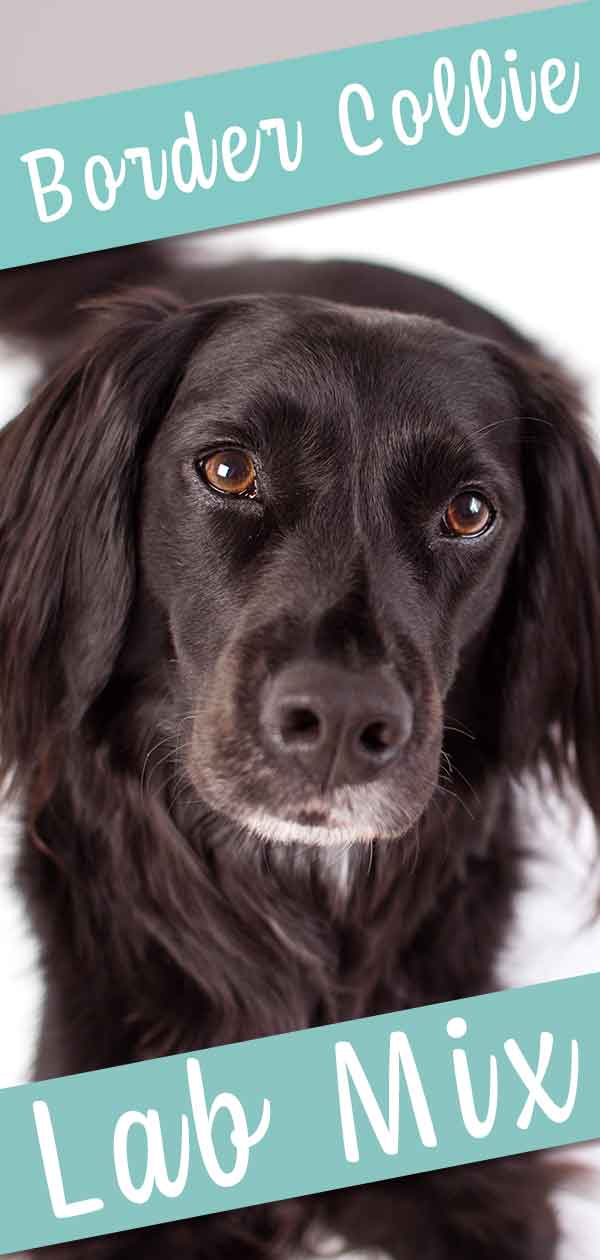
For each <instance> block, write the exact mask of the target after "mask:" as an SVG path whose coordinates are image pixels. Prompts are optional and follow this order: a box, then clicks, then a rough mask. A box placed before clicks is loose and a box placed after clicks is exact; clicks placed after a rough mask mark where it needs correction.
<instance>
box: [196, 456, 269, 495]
mask: <svg viewBox="0 0 600 1260" xmlns="http://www.w3.org/2000/svg"><path fill="white" fill-rule="evenodd" d="M197 468H198V471H199V473H200V475H201V477H202V478H203V480H204V481H205V482H206V484H207V485H208V486H210V488H211V490H217V491H218V492H219V494H231V495H236V496H237V498H238V499H239V498H246V499H253V498H254V497H255V496H256V469H255V467H254V462H253V460H252V459H251V457H250V455H249V454H248V452H247V451H238V450H233V449H229V450H223V451H213V453H212V455H207V456H206V458H205V459H201V460H199V461H198V464H197Z"/></svg>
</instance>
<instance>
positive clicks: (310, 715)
mask: <svg viewBox="0 0 600 1260" xmlns="http://www.w3.org/2000/svg"><path fill="white" fill-rule="evenodd" d="M261 725H262V731H263V738H264V741H265V744H266V746H267V748H268V750H269V751H271V752H273V753H275V754H276V756H278V757H279V758H280V759H281V758H282V757H284V758H287V759H289V761H290V762H292V761H293V762H295V763H296V765H298V764H300V765H301V766H302V768H303V770H304V773H305V774H306V776H307V777H308V778H309V779H311V780H312V781H313V782H315V783H318V785H319V786H320V787H321V788H322V789H323V788H325V787H340V786H342V785H343V784H346V785H348V786H350V785H352V784H359V783H367V782H369V781H370V780H372V779H375V778H376V777H377V775H379V774H381V772H382V771H383V770H384V769H385V768H386V767H387V766H389V765H390V764H391V762H392V761H393V760H394V759H395V758H396V757H397V756H398V754H399V753H400V752H401V750H402V748H403V747H404V745H405V744H406V743H407V741H408V739H409V737H410V734H411V731H412V725H413V705H412V701H411V699H410V696H409V695H408V693H407V691H406V690H405V689H404V687H403V686H402V684H401V683H400V681H399V680H398V679H396V678H395V677H394V676H391V675H386V674H385V673H384V672H382V671H380V670H375V669H368V670H365V671H364V672H362V673H360V674H355V673H350V672H348V671H347V670H344V669H342V668H340V667H337V666H333V665H325V664H320V663H319V662H313V661H307V662H305V663H302V662H297V663H295V664H293V665H288V666H287V667H286V668H284V669H282V670H281V671H280V672H279V673H278V674H277V675H276V677H275V678H274V679H273V680H272V681H271V683H270V685H268V687H267V689H266V691H265V693H264V698H263V703H262V710H261Z"/></svg>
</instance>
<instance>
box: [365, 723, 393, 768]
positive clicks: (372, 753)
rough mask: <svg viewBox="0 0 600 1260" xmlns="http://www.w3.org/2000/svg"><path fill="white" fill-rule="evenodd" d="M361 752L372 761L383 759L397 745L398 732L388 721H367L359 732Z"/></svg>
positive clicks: (388, 755) (391, 753) (390, 754)
mask: <svg viewBox="0 0 600 1260" xmlns="http://www.w3.org/2000/svg"><path fill="white" fill-rule="evenodd" d="M358 742H359V745H360V749H361V752H364V753H366V754H367V756H368V757H370V758H372V760H373V761H385V760H386V758H387V757H391V756H392V755H393V754H394V753H395V751H396V749H397V747H398V732H397V730H396V729H395V727H394V726H393V725H392V724H391V723H390V722H385V721H381V720H378V721H376V722H369V723H368V725H367V726H364V727H363V729H362V731H361V732H360V734H359V737H358Z"/></svg>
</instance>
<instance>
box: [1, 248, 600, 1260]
mask: <svg viewBox="0 0 600 1260" xmlns="http://www.w3.org/2000/svg"><path fill="white" fill-rule="evenodd" d="M78 268H79V271H78ZM65 269H66V275H67V280H66V282H63V280H62V279H61V277H63V275H64V274H65ZM130 279H131V280H133V281H134V282H135V284H136V285H137V286H139V284H140V282H141V281H143V283H144V286H145V287H144V288H140V287H134V288H133V289H130V290H129V291H128V292H126V293H121V294H116V295H115V296H112V297H109V298H108V299H107V300H106V301H105V303H104V304H103V306H102V308H101V309H100V308H99V307H97V306H95V307H94V308H93V309H89V310H88V311H87V312H84V313H80V314H78V315H75V314H74V311H73V304H74V301H75V297H76V296H80V297H86V296H93V295H94V294H96V293H98V292H100V291H101V290H103V289H104V288H111V287H112V286H113V285H114V284H115V283H123V282H127V281H128V280H130ZM148 286H150V287H148ZM157 286H158V287H157ZM61 293H62V298H61V296H60V295H61ZM244 294H246V295H249V296H244ZM0 303H1V304H2V314H1V316H0V324H2V326H3V328H4V331H5V332H8V333H12V334H13V335H15V336H17V337H20V338H21V339H26V340H27V339H32V340H33V341H34V342H35V344H37V345H40V344H43V346H44V347H45V356H46V360H47V363H48V364H49V365H51V369H50V370H49V375H48V379H47V380H46V382H45V383H43V385H42V386H41V387H40V389H39V391H38V392H37V393H36V395H35V397H33V398H32V400H31V402H30V403H29V404H28V406H27V407H26V408H25V410H24V412H23V413H22V414H21V415H20V416H19V417H18V418H17V419H16V420H14V421H13V423H12V424H11V425H9V426H8V428H7V429H6V430H5V431H4V432H3V433H2V434H1V435H0V473H1V477H2V485H3V488H4V495H3V499H2V503H1V505H0V713H1V731H2V734H1V744H2V764H3V768H4V772H5V773H6V775H8V776H10V777H11V781H12V785H13V789H14V790H15V791H17V792H18V793H19V794H20V797H21V799H22V801H23V803H24V825H23V851H22V858H21V863H20V879H21V881H22V885H23V887H24V889H25V891H26V894H27V897H28V902H29V907H30V912H31V915H32V917H33V920H34V922H35V926H36V929H37V931H38V933H39V936H40V939H41V942H42V946H43V958H44V964H45V971H46V978H47V982H48V991H47V999H46V1012H45V1020H44V1027H43V1031H42V1036H41V1039H40V1050H39V1056H38V1063H37V1072H38V1075H40V1076H53V1075H59V1074H64V1073H69V1072H81V1071H86V1070H90V1069H93V1068H97V1067H104V1066H109V1065H112V1064H117V1063H122V1062H127V1061H131V1060H135V1059H139V1058H143V1057H149V1056H157V1055H163V1054H168V1053H172V1052H175V1051H182V1050H186V1049H191V1048H193V1049H197V1048H199V1047H201V1046H207V1045H213V1044H218V1043H226V1042H232V1041H237V1040H239V1039H245V1038H249V1037H256V1036H262V1035H267V1034H270V1033H278V1032H284V1031H289V1030H292V1029H297V1028H303V1027H306V1026H309V1025H315V1024H323V1023H327V1022H330V1021H338V1020H344V1019H348V1018H353V1017H355V1016H363V1015H372V1014H376V1013H379V1012H383V1011H390V1010H396V1009H401V1008H403V1007H406V1006H417V1005H420V1004H423V1003H430V1002H437V1001H442V1000H445V999H451V998H459V997H461V996H466V995H471V994H477V993H482V992H485V991H489V990H491V989H493V988H494V987H497V978H496V973H495V967H496V960H497V957H498V953H499V950H500V947H501V946H502V944H503V942H504V940H505V937H506V934H507V930H508V928H509V926H510V922H511V907H512V904H513V899H514V896H515V893H516V891H517V889H518V887H519V882H520V878H521V863H522V857H523V852H524V849H525V847H526V841H527V837H526V836H523V835H521V834H520V830H519V826H518V820H517V816H516V811H515V804H514V799H513V797H514V782H515V781H516V780H518V779H520V778H522V777H523V776H525V775H527V774H528V773H536V772H538V771H540V770H542V769H545V770H549V771H550V772H551V774H552V775H553V777H554V778H555V780H556V781H557V782H558V783H559V784H561V783H563V782H565V781H566V780H571V781H574V782H575V783H576V784H577V786H578V787H579V789H580V791H581V792H582V794H583V796H584V797H585V798H586V800H587V802H588V803H589V805H590V807H591V809H592V811H593V812H594V814H595V815H596V817H598V816H599V815H600V775H599V774H598V765H599V764H600V723H599V717H600V581H599V539H600V472H599V468H598V464H597V463H596V460H595V458H594V455H593V452H592V449H591V447H590V443H589V440H588V437H587V435H586V432H585V429H584V426H583V423H582V420H581V410H582V408H581V404H580V400H579V397H578V391H577V388H576V387H575V386H574V384H573V383H572V382H571V380H570V379H569V377H568V376H567V374H566V373H565V371H564V370H563V368H562V367H561V366H560V365H558V364H556V363H554V362H552V361H551V360H549V359H548V357H547V356H546V355H545V354H544V353H543V352H542V351H541V350H539V349H538V348H537V347H536V346H534V345H532V344H531V343H530V342H528V341H527V340H526V339H525V338H524V337H522V336H521V335H520V334H519V333H518V332H516V331H515V330H513V329H511V328H509V327H508V326H507V325H506V324H504V323H503V322H502V321H500V320H499V319H496V317H495V316H493V315H491V314H490V313H489V312H487V311H484V310H482V309H481V308H479V307H476V306H474V305H473V304H472V303H469V302H467V301H466V300H465V299H463V298H461V297H459V296H458V295H456V294H453V293H450V292H449V291H448V290H445V289H443V288H441V287H439V286H437V285H433V284H431V283H430V282H428V281H425V280H420V279H418V278H416V277H412V276H408V275H406V274H403V273H400V272H394V271H391V270H387V269H385V268H377V267H369V266H366V265H361V264H343V263H339V264H337V263H336V264H301V263H289V264H288V263H284V264H279V263H274V262H271V263H260V264H258V263H256V264H253V263H243V264H236V265H235V266H231V267H222V268H215V267H203V268H195V269H194V268H191V267H190V266H186V265H184V263H183V261H179V260H178V258H177V255H176V254H175V253H172V254H170V253H169V252H168V251H167V252H166V253H165V254H162V253H161V252H160V251H156V250H154V249H152V248H149V249H145V250H137V251H136V250H131V251H114V252H112V253H107V254H105V255H99V256H98V257H97V258H94V256H90V257H89V258H88V259H85V260H71V261H70V262H69V263H66V264H48V265H46V266H42V267H37V268H32V269H24V270H22V271H18V272H15V273H4V274H3V275H2V276H0ZM560 317H561V315H560V312H557V320H558V319H560ZM231 445H233V446H237V447H242V448H244V449H246V450H250V451H251V452H252V455H253V458H254V461H255V464H256V467H257V469H258V485H259V494H258V497H257V498H253V499H250V498H246V499H244V498H241V499H231V498H224V497H223V496H218V495H216V494H214V493H213V492H212V491H211V490H210V489H209V488H208V487H207V486H206V484H204V482H203V481H202V478H201V476H199V474H198V460H201V459H202V457H203V456H204V455H205V454H206V453H208V452H210V451H211V450H214V449H215V448H219V447H222V446H231ZM465 487H474V488H476V489H478V490H479V491H480V492H481V493H482V494H484V495H485V496H486V497H487V498H489V500H490V502H491V504H492V506H493V508H494V511H495V519H494V524H493V527H492V528H491V529H490V530H489V532H488V533H485V534H483V535H481V536H480V537H478V538H474V539H457V538H454V537H450V536H449V535H448V533H447V532H444V529H443V528H442V525H441V522H442V518H443V516H444V512H445V510H446V507H447V505H448V503H449V501H450V500H452V498H453V497H454V496H455V495H456V494H457V493H459V491H460V490H461V489H464V488H465ZM298 662H299V663H300V664H301V665H302V668H303V669H304V668H306V670H307V671H308V674H307V677H310V676H311V674H310V671H314V670H315V669H317V670H323V669H325V670H330V671H332V670H335V671H337V672H336V673H335V674H334V673H333V672H331V673H330V674H329V675H328V677H330V678H333V677H334V676H335V677H337V678H338V679H341V680H342V683H341V689H342V690H343V688H344V685H346V686H347V687H349V688H350V689H352V687H353V686H354V684H355V683H356V682H357V680H358V679H360V678H361V677H365V676H366V671H371V672H372V676H373V678H376V679H377V680H378V682H377V686H380V685H382V684H381V680H382V679H385V678H388V679H390V680H393V683H394V686H400V685H401V687H402V688H403V691H404V693H405V694H406V695H407V696H408V697H409V701H410V711H411V714H412V718H411V721H412V727H411V731H410V737H409V738H408V742H407V743H406V745H405V747H404V748H403V750H402V754H401V755H399V756H395V757H392V759H391V760H390V762H389V765H387V764H386V766H385V768H384V769H383V770H381V771H378V772H377V774H373V775H372V776H371V778H370V780H369V782H367V783H365V784H362V785H361V786H360V787H359V788H355V787H353V786H352V785H351V784H350V785H348V783H347V782H345V781H343V782H341V783H340V782H338V783H337V786H336V785H334V786H331V781H329V786H327V785H325V786H323V783H320V782H318V781H316V780H315V779H314V775H313V777H312V778H311V776H310V775H309V773H308V771H307V765H306V764H305V763H304V761H303V760H302V758H300V759H298V758H295V757H291V758H290V757H289V756H283V755H282V756H278V755H277V753H276V751H274V750H273V747H272V746H271V745H268V743H267V742H266V740H265V731H264V722H263V718H264V706H265V703H266V701H265V696H266V695H267V694H268V690H269V688H270V687H271V686H272V685H273V680H277V679H280V678H281V676H282V671H284V670H285V669H288V668H293V667H294V665H295V664H297V663H298ZM316 676H317V675H315V677H316ZM318 676H319V677H321V675H318ZM370 677H371V674H369V678H370ZM390 685H391V683H390ZM265 815H266V816H268V820H270V821H268V820H267V819H266V818H265ZM261 818H262V819H263V822H264V833H265V834H264V835H261V825H263V824H261ZM282 820H284V821H286V822H287V824H288V832H287V834H288V835H292V836H294V837H295V838H294V839H292V840H289V839H288V840H287V841H285V840H284V842H278V841H277V839H276V838H275V839H274V838H273V836H276V833H277V829H278V828H281V821H282ZM311 824H312V829H311ZM290 828H292V830H291V831H290V830H289V829H290ZM304 833H305V835H306V839H307V840H308V841H309V842H311V841H312V842H313V843H308V844H304V843H302V842H301V839H300V837H301V836H302V835H303V834H304ZM328 833H329V841H333V840H335V841H336V842H341V843H342V846H343V841H344V839H345V838H350V839H352V841H353V842H352V844H351V846H350V847H349V848H346V849H344V848H343V847H342V850H340V846H339V843H338V844H337V847H336V846H335V845H334V844H333V843H327V841H328ZM340 851H343V852H344V853H345V857H344V862H345V868H346V867H347V870H346V875H345V877H344V878H343V879H342V878H341V876H340V874H339V870H338V867H339V866H340V856H339V854H340ZM550 1186H551V1175H550V1172H549V1171H548V1169H547V1167H546V1165H545V1163H544V1162H543V1161H542V1160H540V1159H538V1157H536V1156H522V1157H520V1158H519V1159H518V1160H505V1161H501V1162H500V1163H495V1164H482V1165H480V1166H476V1167H470V1168H462V1169H460V1168H459V1169H455V1170H451V1171H448V1172H444V1173H440V1174H435V1175H429V1176H425V1177H414V1178H410V1179H407V1180H405V1181H397V1182H389V1183H385V1184H382V1185H379V1186H370V1187H362V1188H358V1189H355V1190H349V1191H345V1192H343V1193H339V1194H338V1193H334V1194H329V1195H323V1196H320V1197H316V1198H311V1199H304V1200H299V1201H297V1202H289V1203H282V1204H276V1205H267V1206H266V1207H260V1208H255V1209H251V1210H248V1211H245V1212H241V1213H240V1212H237V1213H235V1212H234V1213H227V1214H225V1215H223V1216H220V1217H212V1218H207V1219H204V1220H202V1219H200V1220H198V1221H194V1222H186V1223H182V1224H181V1225H174V1226H169V1227H165V1228H161V1229H154V1230H145V1231H143V1232H141V1233H140V1234H127V1235H122V1236H112V1237H107V1238H102V1239H98V1240H95V1241H91V1242H89V1243H82V1244H71V1245H68V1246H65V1247H64V1248H59V1249H58V1253H59V1254H61V1255H62V1254H64V1255H65V1256H67V1255H68V1256H69V1257H71V1258H72V1260H75V1258H76V1257H79V1256H82V1257H88V1256H89V1257H93V1256H97V1257H99V1260H100V1258H105V1257H106V1258H107V1260H113V1258H115V1260H116V1258H117V1257H121V1256H122V1257H138V1256H140V1257H142V1256H143V1257H147V1258H148V1260H151V1258H152V1257H154V1256H156V1257H159V1256H160V1257H163V1256H167V1255H168V1256H171V1255H175V1254H176V1255H180V1256H182V1257H190V1260H191V1258H192V1257H194V1258H197V1260H219V1258H221V1257H223V1260H230V1258H232V1260H233V1258H234V1257H235V1258H236V1260H237V1258H238V1257H239V1258H240V1260H244V1258H247V1260H274V1258H276V1257H281V1258H283V1257H291V1256H292V1254H293V1253H294V1249H295V1248H296V1247H299V1246H304V1247H305V1248H306V1247H309V1246H312V1245H313V1244H314V1240H315V1238H317V1237H318V1235H319V1232H320V1231H324V1230H325V1231H327V1230H329V1231H333V1232H335V1233H338V1234H339V1235H340V1236H342V1237H343V1238H344V1239H346V1240H347V1242H348V1243H349V1244H350V1245H352V1246H362V1247H370V1246H373V1247H375V1246H378V1247H381V1248H384V1249H385V1250H386V1251H387V1252H388V1253H389V1254H390V1255H391V1256H393V1257H397V1258H398V1260H416V1258H417V1257H419V1260H459V1257H460V1260H463V1257H469V1258H472V1260H498V1258H499V1257H504V1258H505V1260H551V1257H552V1255H553V1254H554V1246H555V1241H556V1224H555V1221H554V1216H553V1213H552V1210H551V1207H550V1203H549V1197H548V1192H549V1189H550Z"/></svg>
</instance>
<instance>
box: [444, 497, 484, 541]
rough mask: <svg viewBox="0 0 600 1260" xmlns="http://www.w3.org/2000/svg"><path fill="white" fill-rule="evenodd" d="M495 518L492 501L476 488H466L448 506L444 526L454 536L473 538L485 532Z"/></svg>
mask: <svg viewBox="0 0 600 1260" xmlns="http://www.w3.org/2000/svg"><path fill="white" fill-rule="evenodd" d="M493 520H494V509H493V507H492V505H491V503H489V502H488V500H487V499H485V498H484V497H483V495H481V494H478V493H477V491H476V490H465V491H464V492H463V493H462V494H457V496H456V498H455V499H453V500H452V502H451V503H450V504H449V505H448V507H447V508H446V511H445V513H444V517H443V521H442V524H443V527H444V530H445V532H446V533H447V534H450V535H452V537H453V538H473V537H474V536H475V535H476V534H485V532H486V530H488V529H489V528H490V525H491V524H492V522H493Z"/></svg>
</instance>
